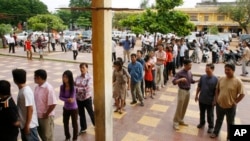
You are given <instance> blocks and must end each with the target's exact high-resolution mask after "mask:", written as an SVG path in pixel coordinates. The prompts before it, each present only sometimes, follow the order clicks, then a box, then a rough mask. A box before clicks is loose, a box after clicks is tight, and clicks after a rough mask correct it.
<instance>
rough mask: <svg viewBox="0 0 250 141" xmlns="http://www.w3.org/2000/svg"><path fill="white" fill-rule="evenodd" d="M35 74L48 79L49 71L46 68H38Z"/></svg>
mask: <svg viewBox="0 0 250 141" xmlns="http://www.w3.org/2000/svg"><path fill="white" fill-rule="evenodd" d="M35 76H36V77H40V78H41V79H43V80H46V79H47V72H46V71H45V70H44V69H38V70H36V71H35Z"/></svg>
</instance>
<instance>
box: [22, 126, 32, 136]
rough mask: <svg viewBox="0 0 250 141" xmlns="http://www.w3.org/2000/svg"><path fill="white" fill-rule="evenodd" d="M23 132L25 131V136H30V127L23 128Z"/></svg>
mask: <svg viewBox="0 0 250 141" xmlns="http://www.w3.org/2000/svg"><path fill="white" fill-rule="evenodd" d="M23 130H24V134H25V135H28V134H30V127H29V126H25V127H24V128H23Z"/></svg>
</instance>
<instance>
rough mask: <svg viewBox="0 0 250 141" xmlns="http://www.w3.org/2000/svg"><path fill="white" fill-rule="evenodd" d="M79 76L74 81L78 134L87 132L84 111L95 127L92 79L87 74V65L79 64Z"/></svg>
mask: <svg viewBox="0 0 250 141" xmlns="http://www.w3.org/2000/svg"><path fill="white" fill-rule="evenodd" d="M79 67H80V71H81V74H80V75H79V76H77V77H76V79H75V86H76V100H77V105H78V112H79V116H80V126H81V130H80V134H81V133H85V132H86V130H87V122H86V117H85V109H86V110H87V111H88V113H89V116H90V119H91V121H92V124H93V125H94V126H95V117H94V110H93V106H92V92H91V85H92V77H91V76H90V74H89V73H88V64H86V63H81V64H80V66H79Z"/></svg>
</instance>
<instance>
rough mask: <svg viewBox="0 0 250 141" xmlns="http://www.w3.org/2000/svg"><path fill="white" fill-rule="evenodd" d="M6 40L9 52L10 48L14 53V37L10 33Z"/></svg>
mask: <svg viewBox="0 0 250 141" xmlns="http://www.w3.org/2000/svg"><path fill="white" fill-rule="evenodd" d="M7 42H8V44H9V53H10V52H11V50H12V53H15V39H14V37H13V35H12V34H10V37H9V38H7Z"/></svg>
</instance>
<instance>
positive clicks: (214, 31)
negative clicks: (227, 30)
mask: <svg viewBox="0 0 250 141" xmlns="http://www.w3.org/2000/svg"><path fill="white" fill-rule="evenodd" d="M208 30H209V33H210V34H215V35H217V34H218V33H219V30H218V27H217V26H211V27H209V29H208Z"/></svg>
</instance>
